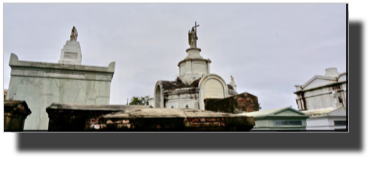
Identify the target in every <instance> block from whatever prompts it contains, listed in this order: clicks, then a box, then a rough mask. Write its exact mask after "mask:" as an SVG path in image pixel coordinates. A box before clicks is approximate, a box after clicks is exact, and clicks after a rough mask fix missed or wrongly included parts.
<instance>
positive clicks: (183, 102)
mask: <svg viewBox="0 0 380 174" xmlns="http://www.w3.org/2000/svg"><path fill="white" fill-rule="evenodd" d="M198 26H199V25H195V26H194V27H192V30H191V31H189V33H188V34H189V45H190V48H188V49H187V50H186V52H187V56H186V57H185V58H184V59H183V60H181V61H180V62H179V63H178V65H177V66H178V67H179V77H178V78H177V79H176V80H175V81H163V80H160V81H157V83H156V85H155V87H154V104H152V105H153V106H154V107H155V108H194V109H201V110H204V109H205V106H204V99H207V98H216V99H217V98H220V99H222V98H226V97H230V96H232V95H236V94H237V92H236V84H235V83H234V82H233V78H232V76H231V82H230V84H227V83H226V82H225V81H224V79H223V78H222V77H220V76H219V75H217V74H212V73H211V71H210V64H211V60H210V59H206V58H203V57H202V56H201V55H200V52H201V49H200V48H197V47H196V40H197V39H198V38H197V35H196V27H198Z"/></svg>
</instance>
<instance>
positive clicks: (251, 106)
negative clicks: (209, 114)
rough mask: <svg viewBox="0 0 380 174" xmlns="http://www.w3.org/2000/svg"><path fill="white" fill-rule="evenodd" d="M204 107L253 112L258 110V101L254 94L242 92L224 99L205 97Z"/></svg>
mask: <svg viewBox="0 0 380 174" xmlns="http://www.w3.org/2000/svg"><path fill="white" fill-rule="evenodd" d="M205 108H206V110H209V111H216V112H226V113H242V112H253V111H258V110H259V103H258V100H257V97H256V96H254V95H251V94H249V93H242V94H239V95H235V96H232V97H228V98H224V99H205Z"/></svg>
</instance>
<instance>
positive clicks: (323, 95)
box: [294, 68, 347, 130]
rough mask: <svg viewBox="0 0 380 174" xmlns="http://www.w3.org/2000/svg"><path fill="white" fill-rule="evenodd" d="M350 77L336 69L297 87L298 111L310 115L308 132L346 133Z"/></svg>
mask: <svg viewBox="0 0 380 174" xmlns="http://www.w3.org/2000/svg"><path fill="white" fill-rule="evenodd" d="M346 84H347V76H346V73H345V72H343V73H339V72H338V70H337V69H336V68H327V69H326V73H325V75H316V76H314V77H313V78H311V79H310V80H308V81H307V82H306V83H305V84H303V85H295V87H296V91H295V92H294V94H296V96H297V98H296V102H297V105H298V109H299V110H300V111H301V112H303V113H305V114H306V115H309V116H310V118H309V119H307V120H306V122H307V127H306V129H308V130H346V128H347V122H346V117H347V114H346V113H347V112H346V108H347V102H346V101H347V98H346V95H347V88H346V86H347V85H346Z"/></svg>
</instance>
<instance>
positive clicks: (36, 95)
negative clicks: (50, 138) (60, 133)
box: [7, 30, 115, 130]
mask: <svg viewBox="0 0 380 174" xmlns="http://www.w3.org/2000/svg"><path fill="white" fill-rule="evenodd" d="M75 31H76V30H75ZM74 34H75V32H74ZM74 37H75V35H74ZM76 37H77V35H76ZM76 37H75V38H73V34H72V36H71V38H72V39H75V40H71V41H68V42H69V46H68V47H64V49H62V54H63V55H65V53H67V52H66V51H71V52H74V51H75V49H79V51H78V50H77V52H76V53H78V54H77V56H79V55H81V51H80V47H76V46H79V43H78V44H76V43H75V42H76ZM70 44H73V45H74V46H73V47H71V46H70ZM66 45H68V44H67V43H66ZM74 48H75V49H74ZM77 58H78V57H77ZM69 59H71V58H69ZM66 60H67V56H62V55H61V59H60V60H59V63H43V62H29V61H19V59H18V57H17V56H16V55H15V54H13V53H12V54H11V58H10V61H9V66H10V67H11V79H10V82H9V88H8V94H7V100H25V101H26V102H27V104H28V106H29V108H30V110H31V111H32V114H31V115H30V116H29V117H28V118H27V119H26V120H25V126H24V130H48V125H49V124H48V123H49V118H48V115H47V113H46V107H48V106H49V105H50V104H52V103H67V104H69V103H73V104H103V105H104V104H109V98H110V88H111V80H112V78H113V75H114V72H115V62H112V63H110V64H109V65H108V67H96V66H83V65H80V63H81V62H80V61H81V58H80V59H77V61H76V62H75V61H73V62H67V61H66Z"/></svg>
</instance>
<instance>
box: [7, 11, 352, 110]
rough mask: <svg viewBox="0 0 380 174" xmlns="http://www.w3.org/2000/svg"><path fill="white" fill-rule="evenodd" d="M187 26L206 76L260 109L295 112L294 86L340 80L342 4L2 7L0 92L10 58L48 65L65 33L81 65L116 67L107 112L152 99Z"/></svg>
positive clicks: (173, 67) (167, 76)
mask: <svg viewBox="0 0 380 174" xmlns="http://www.w3.org/2000/svg"><path fill="white" fill-rule="evenodd" d="M195 21H197V24H200V27H199V28H198V29H197V31H198V33H197V34H198V42H197V46H198V47H199V48H201V49H202V51H201V55H202V56H203V57H204V58H209V59H210V60H211V61H212V63H211V64H210V69H211V73H214V74H218V75H220V76H221V77H222V78H224V80H225V81H226V83H229V82H230V75H232V76H233V77H234V80H235V83H236V85H237V91H238V93H242V92H248V93H251V94H253V95H255V96H257V97H258V100H259V103H261V106H262V109H273V108H279V107H286V106H290V105H292V106H293V108H296V107H297V104H296V102H295V98H296V96H295V94H293V92H294V91H295V87H294V85H303V84H304V83H306V82H307V81H308V80H309V79H311V78H312V77H313V76H314V75H324V74H325V69H326V68H330V67H336V68H338V72H340V73H341V72H346V5H345V4H4V28H3V29H4V30H3V32H4V33H3V35H4V41H3V43H4V46H3V47H4V52H3V56H4V88H5V89H7V88H8V86H9V79H10V67H9V65H8V64H9V58H10V54H11V53H14V54H16V55H17V56H18V57H19V60H21V61H37V62H50V63H58V60H59V58H60V53H61V49H62V48H63V45H64V44H65V43H66V41H67V40H69V39H70V33H71V29H72V27H73V26H75V27H76V28H77V30H78V33H79V34H78V42H79V43H80V46H81V49H82V65H91V66H103V67H106V66H108V64H109V63H111V62H113V61H114V62H116V70H115V74H114V77H113V79H112V82H111V98H110V104H126V103H127V98H129V99H131V97H132V96H145V95H150V96H151V97H153V94H154V85H155V83H156V82H157V81H158V80H174V79H175V78H176V77H177V76H178V74H179V69H178V67H177V64H178V62H179V61H181V60H183V59H184V58H185V57H186V55H187V54H186V51H185V50H186V49H187V48H189V45H188V38H187V32H188V31H189V30H190V29H191V27H192V26H194V22H195Z"/></svg>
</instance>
